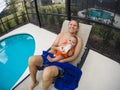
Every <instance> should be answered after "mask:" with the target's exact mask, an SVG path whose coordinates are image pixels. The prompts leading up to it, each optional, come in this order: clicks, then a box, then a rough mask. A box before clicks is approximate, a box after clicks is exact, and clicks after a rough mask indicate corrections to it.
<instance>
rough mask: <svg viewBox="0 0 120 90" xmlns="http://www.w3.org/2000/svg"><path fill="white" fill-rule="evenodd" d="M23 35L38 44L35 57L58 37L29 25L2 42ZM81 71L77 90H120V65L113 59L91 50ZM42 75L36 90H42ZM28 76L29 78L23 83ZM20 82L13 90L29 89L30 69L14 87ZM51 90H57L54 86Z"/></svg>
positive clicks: (12, 33)
mask: <svg viewBox="0 0 120 90" xmlns="http://www.w3.org/2000/svg"><path fill="white" fill-rule="evenodd" d="M21 33H28V34H31V35H32V36H33V37H34V39H35V43H36V48H35V53H34V54H35V55H40V54H41V53H42V51H43V50H47V49H48V48H49V47H50V46H51V45H52V43H53V41H54V40H55V38H56V36H57V35H56V34H55V33H52V32H49V31H47V30H45V29H43V28H40V27H38V26H36V25H33V24H31V23H29V24H26V25H24V26H21V27H19V28H17V29H15V30H13V31H11V32H10V33H8V34H6V35H4V36H2V37H0V40H2V39H4V38H5V37H8V36H11V35H15V34H21ZM81 70H82V72H83V75H82V77H81V80H80V82H79V87H78V88H77V89H76V90H120V85H119V83H120V64H118V63H117V62H115V61H113V60H112V59H110V58H107V57H105V56H103V55H101V54H99V53H97V52H95V51H93V50H90V51H89V53H88V56H87V58H86V60H85V63H84V64H83V67H82V69H81ZM41 73H42V71H39V72H38V73H37V80H38V81H40V83H39V85H38V86H37V87H36V88H35V89H34V90H42V86H41V80H42V78H41ZM26 76H28V77H27V78H26V79H25V80H24V81H22V80H23V79H24V78H25V77H26ZM21 81H22V82H21ZM19 82H21V83H20V84H19V85H18V86H17V87H15V88H14V89H13V90H28V89H29V85H30V82H31V78H30V76H29V70H28V68H27V69H26V71H25V73H24V74H23V75H22V76H21V78H20V79H19V80H18V82H16V84H15V85H14V86H16V85H17V84H18V83H19ZM14 86H13V87H14ZM49 90H56V89H55V88H54V86H53V85H52V86H51V87H50V88H49Z"/></svg>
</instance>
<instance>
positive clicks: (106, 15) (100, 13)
mask: <svg viewBox="0 0 120 90" xmlns="http://www.w3.org/2000/svg"><path fill="white" fill-rule="evenodd" d="M90 16H91V17H98V18H102V19H110V17H111V14H110V13H109V12H106V11H103V10H99V9H98V10H92V11H91V12H90Z"/></svg>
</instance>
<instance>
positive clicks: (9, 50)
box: [0, 34, 35, 90]
mask: <svg viewBox="0 0 120 90" xmlns="http://www.w3.org/2000/svg"><path fill="white" fill-rule="evenodd" d="M34 50H35V40H34V39H33V37H32V36H31V35H29V34H18V35H13V36H10V37H7V38H5V39H3V40H1V41H0V90H10V89H11V88H12V86H13V85H14V84H15V83H16V82H17V80H18V79H19V78H20V77H21V75H22V74H23V73H24V71H25V69H26V68H27V66H28V57H29V56H31V55H33V54H34Z"/></svg>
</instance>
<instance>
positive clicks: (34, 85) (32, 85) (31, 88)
mask: <svg viewBox="0 0 120 90" xmlns="http://www.w3.org/2000/svg"><path fill="white" fill-rule="evenodd" d="M38 84H39V82H38V81H36V83H32V84H31V85H30V89H29V90H33V89H34V87H36V86H37V85H38Z"/></svg>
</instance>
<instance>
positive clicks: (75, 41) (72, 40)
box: [68, 37, 77, 46]
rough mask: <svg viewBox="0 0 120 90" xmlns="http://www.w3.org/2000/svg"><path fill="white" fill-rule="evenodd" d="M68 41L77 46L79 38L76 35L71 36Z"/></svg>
mask: <svg viewBox="0 0 120 90" xmlns="http://www.w3.org/2000/svg"><path fill="white" fill-rule="evenodd" d="M68 43H69V44H71V45H72V46H75V45H76V43H77V40H76V38H75V37H70V38H69V40H68Z"/></svg>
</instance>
